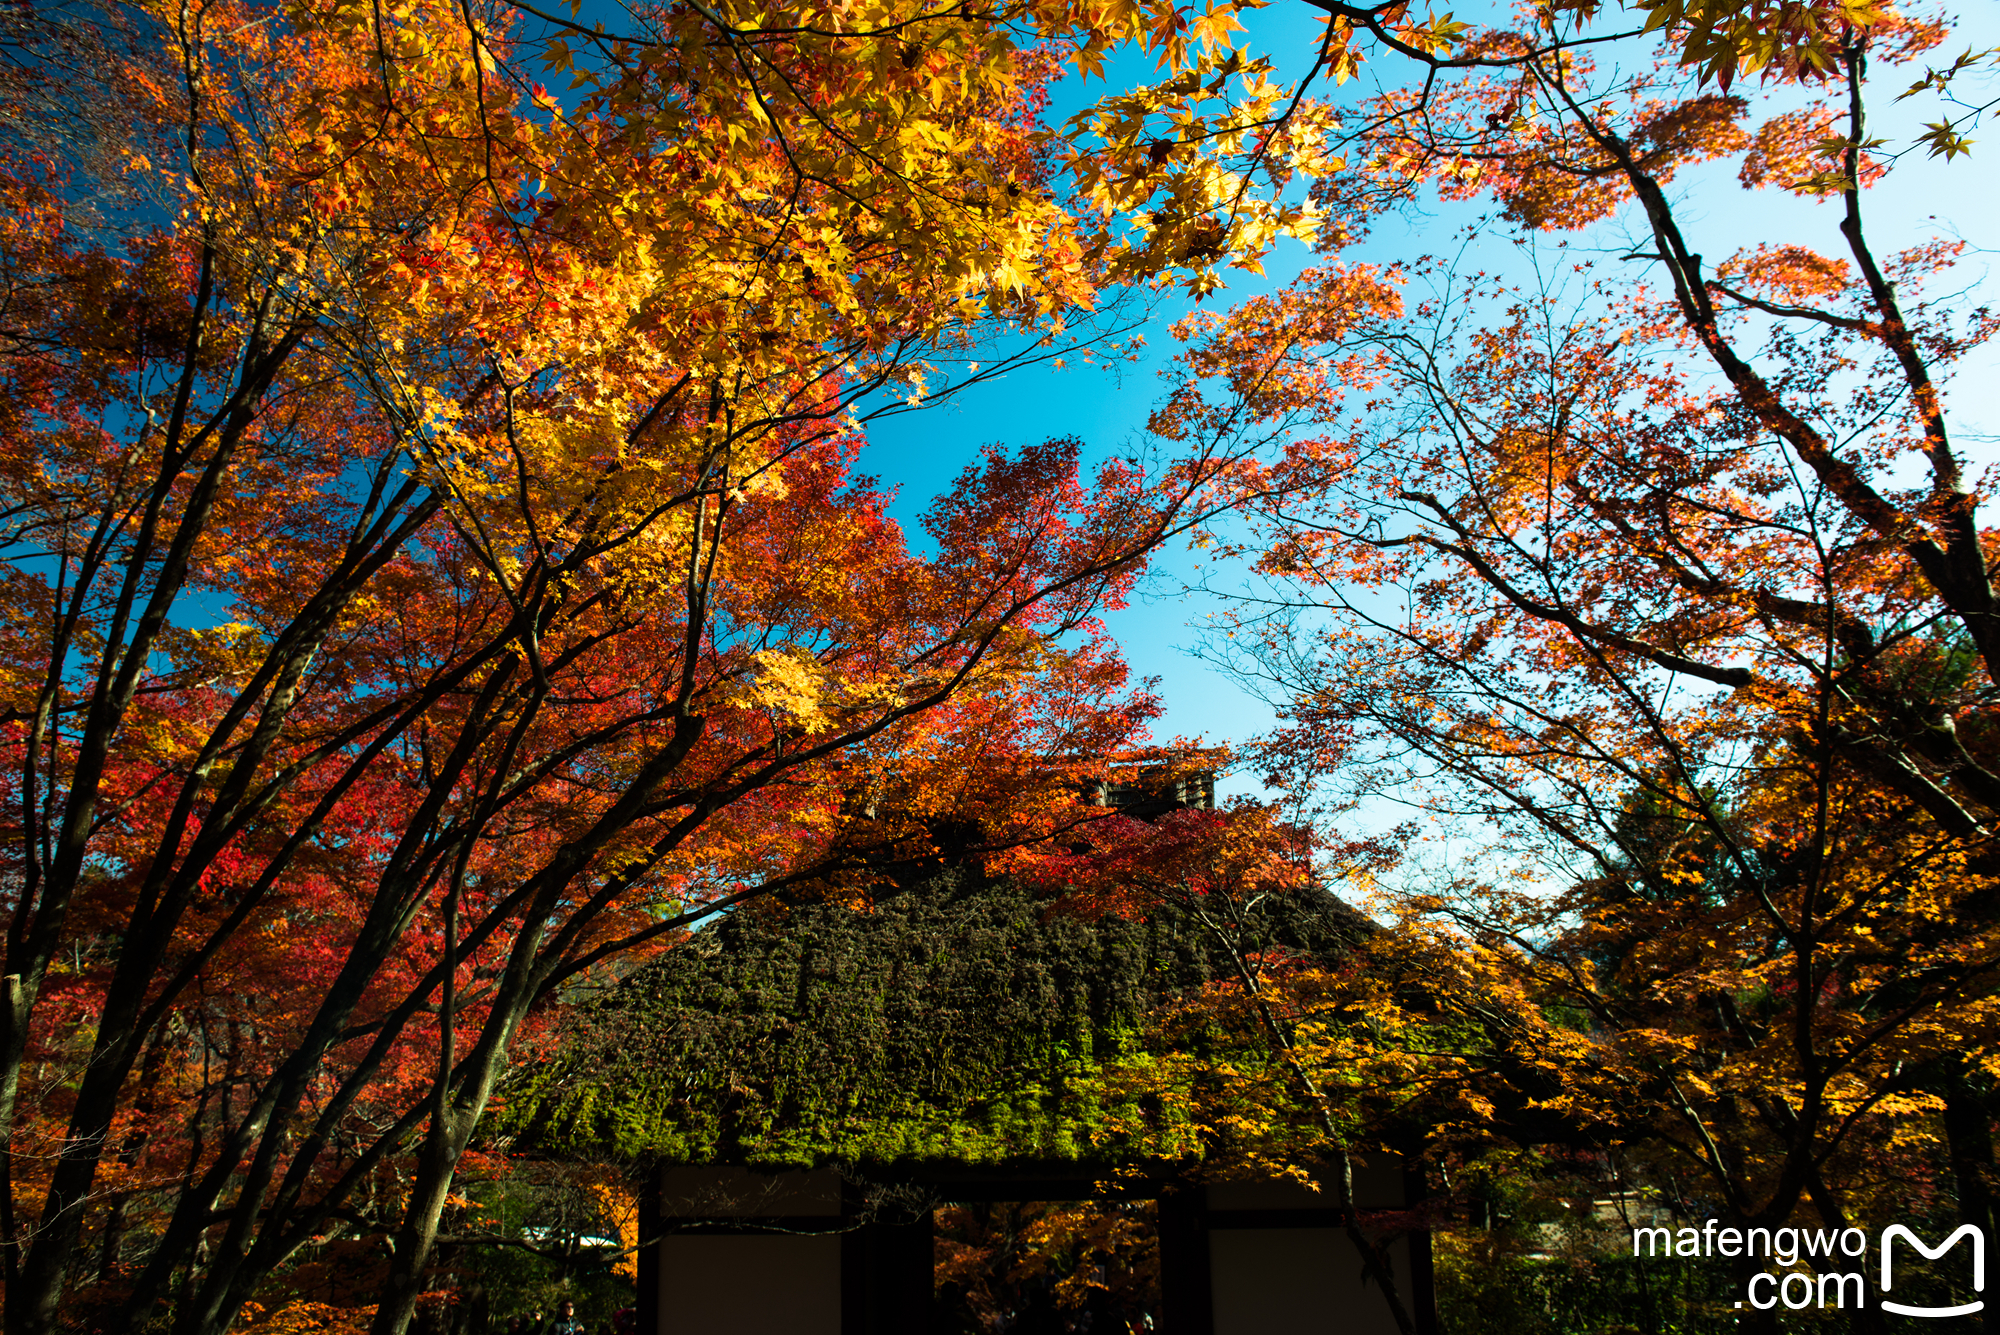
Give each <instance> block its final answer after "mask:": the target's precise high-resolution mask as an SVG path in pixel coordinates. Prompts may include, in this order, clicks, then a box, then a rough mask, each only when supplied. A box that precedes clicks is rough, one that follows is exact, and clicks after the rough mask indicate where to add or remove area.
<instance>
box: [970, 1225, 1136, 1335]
mask: <svg viewBox="0 0 2000 1335" xmlns="http://www.w3.org/2000/svg"><path fill="white" fill-rule="evenodd" d="M933 1230H934V1232H933V1249H934V1257H935V1265H936V1272H935V1273H936V1289H935V1293H936V1306H935V1308H934V1309H933V1310H934V1325H933V1330H934V1332H935V1335H1145V1333H1146V1332H1150V1331H1154V1330H1158V1329H1159V1328H1160V1236H1159V1207H1158V1203H1157V1202H1155V1201H1151V1200H1075V1201H993V1200H980V1201H966V1202H960V1203H956V1204H943V1205H940V1206H939V1207H938V1209H937V1211H936V1213H935V1215H934V1223H933Z"/></svg>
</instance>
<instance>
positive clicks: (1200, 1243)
mask: <svg viewBox="0 0 2000 1335" xmlns="http://www.w3.org/2000/svg"><path fill="white" fill-rule="evenodd" d="M1159 1209H1160V1213H1159V1223H1160V1335H1215V1300H1214V1296H1213V1292H1212V1286H1211V1282H1210V1272H1209V1257H1208V1202H1207V1193H1206V1192H1204V1191H1203V1189H1202V1188H1201V1187H1198V1186H1192V1185H1189V1186H1184V1187H1181V1188H1180V1189H1178V1190H1176V1191H1169V1192H1165V1193H1163V1194H1162V1195H1161V1196H1160V1206H1159Z"/></svg>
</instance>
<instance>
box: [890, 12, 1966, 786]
mask: <svg viewBox="0 0 2000 1335" xmlns="http://www.w3.org/2000/svg"><path fill="white" fill-rule="evenodd" d="M1460 12H1461V16H1462V17H1470V16H1471V15H1472V14H1473V13H1475V12H1476V10H1475V8H1474V7H1470V6H1468V7H1462V8H1461V11H1460ZM1316 15H1317V11H1314V10H1312V9H1310V8H1309V7H1307V6H1305V5H1303V4H1296V3H1291V2H1290V0H1280V2H1279V3H1277V4H1275V5H1273V6H1272V7H1271V8H1269V9H1267V10H1265V11H1263V12H1262V13H1260V14H1258V15H1256V16H1254V18H1255V19H1256V20H1257V23H1256V26H1255V27H1254V28H1253V31H1252V33H1251V35H1250V39H1249V40H1250V45H1251V48H1252V49H1253V50H1261V51H1269V52H1272V53H1274V54H1275V55H1276V56H1277V58H1278V60H1279V62H1280V69H1281V73H1283V74H1285V75H1286V76H1287V77H1291V78H1295V77H1297V76H1298V75H1299V74H1302V73H1303V72H1304V70H1305V68H1306V67H1307V66H1308V65H1309V64H1310V61H1311V52H1312V46H1313V43H1314V42H1315V40H1316V35H1317V32H1318V23H1317V22H1316ZM1968 17H1969V18H1970V19H1971V20H1972V21H1971V22H1968V23H1966V24H1964V25H1963V26H1962V27H1961V28H1960V30H1959V31H1960V34H1961V35H1960V36H1959V37H1958V39H1957V40H1956V41H1954V42H1953V43H1951V44H1950V50H1949V51H1946V50H1940V51H1938V52H1934V53H1932V56H1933V58H1940V57H1941V58H1942V59H1944V60H1949V59H1950V58H1951V56H1952V55H1955V54H1956V53H1957V51H1958V49H1960V47H1962V46H1964V45H1966V44H1968V43H1970V44H1971V45H1973V46H1975V47H1978V46H1992V45H1995V44H1996V43H2000V15H1996V13H1995V7H1994V6H1992V5H1990V4H1983V3H1982V4H1975V5H1974V6H1973V7H1972V9H1971V11H1970V13H1969V15H1968ZM1381 72H1382V73H1383V75H1384V76H1385V77H1392V76H1393V75H1394V74H1395V73H1396V71H1395V70H1394V69H1393V68H1392V67H1391V65H1390V64H1388V63H1386V62H1385V63H1384V64H1383V65H1382V66H1381ZM1149 75H1150V70H1149V69H1148V67H1147V65H1146V64H1145V63H1144V62H1132V63H1130V64H1128V65H1127V66H1125V67H1123V68H1119V67H1113V68H1111V69H1109V70H1108V71H1107V76H1108V80H1109V81H1111V82H1112V83H1114V84H1115V83H1117V82H1118V81H1121V80H1124V81H1139V80H1144V79H1147V78H1148V77H1149ZM1910 77H1911V78H1914V77H1915V75H1914V74H1913V75H1911V76H1910ZM1888 83H1889V80H1888V79H1886V78H1884V79H1882V80H1881V81H1880V82H1878V84H1877V90H1878V98H1882V97H1883V92H1884V90H1885V88H1886V86H1887V85H1888ZM1105 86H1106V85H1105V84H1101V83H1098V82H1096V81H1091V82H1090V83H1089V84H1083V85H1079V84H1075V83H1072V84H1070V85H1066V86H1064V87H1061V88H1059V89H1058V91H1057V98H1056V106H1055V111H1054V115H1055V116H1057V117H1062V116H1066V115H1068V114H1069V112H1070V111H1072V110H1074V109H1075V108H1077V107H1078V106H1080V105H1083V104H1085V103H1086V102H1087V101H1088V100H1089V99H1090V98H1092V97H1094V96H1096V95H1097V94H1098V93H1100V92H1101V91H1102V90H1103V88H1104V87H1105ZM1350 87H1352V85H1350ZM1987 95H1989V96H1990V95H1991V92H1990V90H1989V92H1988V94H1987ZM1924 110H1927V108H1922V107H1920V105H1919V104H1918V103H1916V102H1914V101H1913V102H1911V103H1905V104H1903V105H1902V106H1901V107H1882V108H1879V109H1878V110H1876V111H1875V112H1873V113H1871V114H1872V115H1874V117H1875V121H1874V123H1875V125H1876V126H1877V127H1878V128H1877V133H1878V134H1881V135H1883V136H1884V137H1886V138H1888V139H1889V140H1890V142H1891V144H1892V145H1897V144H1901V143H1907V142H1908V140H1909V138H1910V137H1911V135H1912V134H1913V133H1914V132H1915V131H1916V130H1917V129H1918V128H1919V127H1920V123H1921V122H1922V121H1923V120H1925V119H1928V118H1930V116H1934V115H1935V113H1934V112H1931V113H1930V115H1929V116H1927V115H1924V114H1919V113H1920V111H1924ZM1974 137H1975V139H1979V140H1981V141H1982V142H1980V143H1979V144H1978V145H1977V147H1975V149H1974V156H1973V157H1972V158H1971V159H1969V160H1968V159H1966V158H1960V159H1959V160H1958V161H1957V162H1956V163H1953V164H1949V165H1947V164H1944V163H1942V162H1930V161H1922V160H1920V159H1921V153H1916V154H1912V155H1910V156H1909V157H1908V158H1906V159H1905V160H1904V162H1903V163H1902V164H1901V165H1899V166H1898V167H1897V169H1896V171H1895V172H1894V173H1893V174H1892V175H1891V177H1890V178H1889V182H1890V183H1889V185H1888V186H1887V188H1885V189H1882V190H1878V191H1876V192H1874V197H1873V198H1872V199H1871V201H1870V205H1869V208H1870V211H1871V216H1872V218H1873V220H1874V221H1873V225H1874V227H1875V229H1876V233H1877V235H1878V237H1881V238H1886V240H1885V241H1883V242H1882V243H1881V244H1884V245H1885V246H1887V247H1889V248H1900V247H1902V246H1905V245H1909V244H1912V243H1913V242H1914V241H1916V240H1918V239H1920V238H1922V237H1924V236H1927V235H1936V234H1940V233H1942V234H1946V235H1960V236H1963V237H1964V238H1965V239H1966V240H1968V241H1970V242H1971V243H1972V244H1973V247H1974V251H1973V253H1972V254H1971V255H1970V256H1969V258H1968V261H1967V263H1966V265H1965V266H1964V271H1965V272H1966V273H1967V275H1968V277H1969V278H1971V279H1973V280H1974V281H1975V282H1976V283H1984V282H1985V281H1986V280H1988V278H1989V273H1988V269H1989V266H1990V264H1991V262H1992V259H1993V257H1994V255H1995V254H1996V249H1995V248H1996V247H2000V225H1996V221H1995V214H1996V212H2000V210H1996V205H2000V189H1996V188H1995V186H1994V181H1995V180H2000V172H1997V171H1996V168H1995V163H1996V162H2000V136H1995V137H1991V138H1988V137H1987V136H1985V135H1979V134H1975V136H1974ZM1735 170H1736V167H1735V163H1734V162H1731V163H1729V164H1727V165H1726V166H1721V167H1717V168H1710V169H1705V170H1703V171H1698V172H1691V173H1685V174H1683V176H1682V177H1681V178H1680V179H1679V180H1678V181H1677V182H1676V193H1677V194H1679V195H1680V196H1681V197H1682V198H1683V199H1685V200H1687V201H1689V203H1691V204H1692V205H1693V207H1692V208H1691V209H1689V210H1688V211H1687V212H1686V214H1685V217H1686V219H1687V220H1688V221H1689V222H1690V223H1691V225H1692V228H1693V230H1694V231H1695V232H1696V233H1697V241H1698V242H1699V241H1701V240H1703V239H1705V234H1711V233H1712V234H1713V241H1712V244H1709V245H1706V246H1701V245H1698V248H1700V249H1703V250H1704V253H1710V254H1714V255H1717V256H1720V255H1726V254H1728V253H1730V252H1731V251H1733V250H1735V249H1736V248H1737V247H1739V246H1744V245H1750V244H1754V243H1755V242H1757V241H1772V242H1784V241H1794V242H1799V243H1801V244H1808V245H1814V246H1815V248H1817V249H1820V250H1822V251H1823V252H1828V251H1831V249H1832V247H1833V246H1834V245H1836V244H1837V243H1838V235H1837V233H1835V232H1834V231H1833V227H1834V224H1835V222H1836V221H1837V215H1836V214H1835V212H1834V209H1835V208H1836V206H1835V205H1832V204H1823V203H1812V202H1805V201H1800V200H1797V199H1794V198H1793V197H1791V196H1789V195H1786V194H1785V193H1783V192H1781V191H1775V190H1766V191H1761V192H1759V193H1757V194H1755V195H1748V194H1746V193H1745V192H1743V191H1742V190H1741V189H1740V188H1739V187H1738V186H1737V185H1736V183H1735V181H1734V179H1733V177H1734V174H1735ZM1477 213H1478V211H1477V209H1476V208H1473V207H1468V206H1452V207H1446V208H1439V209H1436V210H1433V211H1431V212H1429V213H1428V214H1427V215H1423V216H1411V217H1409V218H1406V219H1404V220H1403V221H1402V222H1401V223H1400V224H1395V223H1390V224H1385V225H1384V226H1382V227H1380V228H1379V229H1378V230H1377V231H1376V233H1375V235H1374V236H1373V237H1372V238H1371V240H1370V241H1369V243H1368V245H1367V246H1366V247H1365V249H1364V250H1362V251H1360V252H1356V253H1357V254H1358V255H1359V256H1360V257H1364V258H1368V259H1372V260H1377V261H1386V260H1391V259H1395V258H1398V257H1402V256H1414V255H1416V254H1419V253H1422V252H1423V251H1425V250H1427V249H1429V248H1431V247H1434V246H1436V245H1438V244H1439V243H1440V241H1441V240H1442V239H1443V238H1445V237H1448V236H1450V235H1451V234H1452V233H1453V232H1454V231H1456V230H1457V229H1458V228H1460V227H1462V226H1464V225H1466V224H1467V223H1469V222H1470V221H1472V220H1473V219H1474V218H1475V217H1476V216H1477ZM1606 226H1607V227H1608V228H1609V229H1611V231H1612V232H1613V234H1616V233H1617V232H1619V231H1620V230H1621V229H1625V228H1627V227H1628V226H1629V225H1628V224H1624V223H1618V222H1614V223H1611V224H1607V225H1606ZM1312 259H1313V257H1312V256H1311V254H1310V253H1309V252H1308V251H1307V250H1306V248H1305V247H1303V246H1301V245H1300V244H1298V243H1297V242H1293V241H1281V242H1280V244H1279V249H1278V251H1277V253H1276V254H1274V255H1273V256H1270V257H1268V258H1267V260H1266V262H1265V264H1266V269H1267V271H1268V272H1267V276H1266V277H1264V278H1258V277H1256V276H1254V275H1251V274H1247V273H1242V272H1231V273H1229V274H1228V275H1227V276H1228V278H1229V280H1230V281H1229V286H1228V287H1227V288H1226V289H1225V290H1224V291H1221V292H1218V293H1216V294H1214V295H1212V296H1211V297H1210V298H1209V299H1208V302H1207V304H1208V305H1209V306H1211V307H1217V306H1221V305H1227V304H1228V303H1230V302H1234V301H1237V300H1241V299H1242V298H1243V297H1245V296H1248V295H1251V294H1254V293H1256V292H1259V291H1266V290H1270V289H1271V288H1273V287H1275V286H1278V285H1281V284H1282V283H1283V282H1285V281H1287V280H1288V279H1289V278H1291V277H1292V276H1293V275H1295V274H1296V273H1297V272H1298V271H1299V270H1300V269H1301V268H1303V267H1305V266H1306V265H1308V264H1310V263H1311V262H1312ZM1488 267H1497V265H1493V264H1488ZM1188 309H1189V305H1188V304H1187V303H1186V302H1185V301H1180V300H1176V301H1168V302H1165V303H1163V304H1162V305H1161V307H1160V308H1159V309H1158V311H1157V312H1156V313H1155V314H1154V316H1153V318H1152V321H1151V326H1150V327H1149V328H1148V330H1147V331H1146V337H1147V340H1148V343H1149V345H1150V350H1149V354H1148V358H1147V360H1146V361H1145V362H1143V363H1142V364H1140V365H1138V366H1130V365H1127V366H1124V367H1122V368H1120V371H1119V372H1118V373H1117V375H1116V376H1114V375H1113V374H1110V373H1107V372H1106V371H1104V370H1101V369H1098V368H1093V367H1088V366H1082V365H1078V364H1076V363H1075V362H1072V363H1071V364H1070V365H1069V366H1068V367H1067V368H1064V369H1061V370H1057V369H1053V368H1050V367H1046V366H1044V367H1036V368H1030V369H1027V370H1023V371H1018V372H1014V373H1011V374H1009V375H1008V376H1006V377H1004V378H1002V379H999V380H995V381H991V382H988V383H987V384H985V385H983V386H980V387H977V388H975V389H973V390H971V391H969V392H968V393H966V394H965V395H964V396H963V397H961V398H958V399H956V400H954V401H951V402H949V403H946V404H942V405H939V406H936V407H934V408H930V409H927V410H925V411H922V412H917V413H912V414H908V415H904V416H901V417H897V418H892V419H889V420H887V421H883V422H880V423H877V424H875V425H874V426H872V427H871V428H870V430H869V440H870V444H869V448H868V451H867V453H866V454H865V455H864V457H863V460H862V464H861V467H862V468H863V469H864V470H865V471H867V472H870V473H874V474H877V475H878V476H880V477H881V478H882V479H883V481H884V482H886V483H889V484H892V485H896V486H898V487H900V489H901V498H900V502H899V505H898V507H897V509H898V513H899V517H901V518H903V519H904V520H905V521H906V523H913V521H914V520H915V518H916V516H917V515H918V514H919V513H920V512H921V511H922V510H923V508H924V507H925V506H926V505H927V504H928V502H929V500H930V498H931V497H932V496H934V495H936V494H937V493H938V492H940V491H942V490H944V489H945V488H947V487H949V486H950V485H951V482H952V479H953V478H954V477H955V476H956V475H957V473H958V472H959V470H961V469H962V468H964V467H965V466H966V464H968V463H969V462H971V461H972V459H973V458H974V457H975V456H976V454H977V451H978V449H979V447H980V446H982V445H985V444H987V443H990V442H996V441H998V442H1005V443H1008V444H1023V443H1028V442H1033V441H1040V440H1045V439H1048V438H1049V437H1052V436H1067V435H1075V436H1078V437H1080V438H1081V439H1082V440H1083V441H1084V442H1085V444H1086V447H1087V449H1088V451H1089V453H1090V454H1091V455H1092V456H1096V457H1105V456H1109V455H1112V454H1127V453H1131V452H1132V451H1131V449H1130V448H1129V445H1130V443H1131V442H1132V441H1133V440H1135V439H1136V438H1138V437H1139V436H1141V435H1143V432H1144V428H1145V422H1146V417H1147V414H1148V413H1149V412H1150V410H1151V409H1152V407H1153V406H1154V404H1155V403H1156V402H1157V401H1158V400H1159V397H1160V395H1161V391H1162V386H1161V382H1160V380H1159V372H1160V370H1161V369H1162V368H1163V367H1164V365H1165V363H1166V359H1167V358H1168V357H1169V356H1171V355H1172V353H1173V351H1174V346H1175V345H1174V343H1173V340H1172V338H1171V336H1170V335H1169V334H1168V332H1167V330H1168V326H1169V325H1171V324H1172V322H1173V321H1174V320H1175V319H1177V318H1178V317H1179V316H1180V315H1181V314H1183V313H1184V312H1185V311H1187V310H1188ZM1991 352H1992V350H1990V349H1989V355H1988V356H1987V357H1986V358H1985V360H1984V365H1983V367H1981V368H1980V369H1979V370H1977V371H1968V372H1966V373H1963V374H1962V375H1961V377H1960V382H1959V385H1958V387H1957V388H1956V390H1955V391H1954V394H1953V397H1952V400H1951V407H1952V410H1953V415H1954V417H1955V418H1956V419H1957V421H1956V422H1955V424H1954V425H1955V427H1956V429H1957V431H1958V433H1959V439H1960V441H1961V443H1962V444H1964V445H1965V446H1966V447H1967V448H1968V449H1969V450H1970V451H1971V452H1973V453H1974V454H1975V455H1977V456H1978V457H1980V458H1982V459H1984V460H1988V461H1990V460H1993V459H1995V458H1997V457H2000V450H1996V449H1995V435H1994V433H1995V432H1996V431H2000V411H1996V410H1995V409H1996V395H1995V394H1994V392H1993V389H1992V387H1993V385H1994V384H1995V382H1996V377H2000V357H1996V356H1993V355H1991ZM1157 567H1158V570H1159V574H1158V576H1157V577H1156V578H1155V580H1154V581H1153V589H1152V592H1151V593H1150V594H1148V595H1145V596H1142V597H1141V598H1139V599H1136V600H1135V601H1134V604H1133V606H1132V607H1130V608H1129V609H1127V610H1126V611H1124V612H1121V613H1117V614H1114V615H1113V616H1112V617H1110V618H1109V625H1110V627H1111V629H1112V631H1113V633H1114V634H1115V635H1116V636H1117V638H1118V640H1119V642H1120V643H1121V645H1122V646H1123V648H1124V652H1125V655H1126V658H1127V660H1128V661H1129V662H1130V663H1131V664H1132V666H1133V668H1134V670H1135V672H1136V673H1137V674H1139V675H1148V676H1158V677H1159V678H1161V689H1162V694H1163V696H1164V698H1165V701H1166V705H1167V711H1168V712H1167V716H1166V719H1165V720H1164V722H1163V724H1162V725H1161V726H1160V728H1159V729H1158V732H1159V733H1160V735H1161V736H1163V737H1164V736H1170V735H1174V734H1183V735H1194V734H1200V735H1203V736H1205V737H1206V738H1207V739H1208V740H1210V741H1240V740H1244V739H1247V738H1248V737H1250V736H1252V735H1254V734H1256V733H1258V732H1260V731H1262V730H1264V729H1266V728H1268V727H1270V726H1271V724H1272V722H1273V714H1272V711H1271V709H1270V707H1269V706H1268V705H1266V704H1265V703H1264V702H1263V701H1261V700H1258V699H1256V698H1254V697H1253V696H1252V695H1251V694H1249V693H1248V692H1247V691H1246V690H1245V689H1244V688H1243V686H1242V685H1241V684H1239V683H1238V682H1237V681H1236V680H1235V679H1233V678H1232V677H1230V676H1228V675H1227V674H1225V673H1223V672H1220V671H1218V670H1216V669H1214V668H1212V667H1210V666H1208V665H1207V664H1205V663H1202V662H1200V661H1197V660H1196V659H1194V658H1193V657H1192V656H1190V654H1189V653H1188V652H1187V649H1188V647H1190V646H1191V645H1192V644H1193V643H1194V642H1195V641H1196V640H1197V639H1198V637H1199V631H1198V629H1196V623H1198V622H1199V621H1200V619H1201V617H1202V615H1203V613H1204V612H1205V611H1207V610H1210V609H1211V608H1212V607H1214V606H1215V604H1214V603H1212V602H1210V601H1208V600H1207V599H1205V598H1204V597H1202V596H1200V595H1193V594H1188V593H1186V592H1184V589H1183V585H1184V583H1185V577H1186V576H1187V575H1188V574H1189V573H1190V571H1191V568H1192V562H1191V559H1190V558H1189V556H1188V554H1187V553H1186V552H1185V551H1183V550H1174V551H1169V552H1167V553H1165V554H1164V555H1163V557H1162V558H1161V560H1160V561H1159V562H1158V563H1157ZM1211 574H1212V575H1219V576H1220V578H1219V579H1218V580H1217V582H1226V581H1227V580H1228V579H1229V578H1230V576H1229V574H1228V572H1211ZM1255 791H1258V785H1257V784H1256V783H1255V781H1254V779H1252V778H1251V777H1250V776H1247V775H1238V776H1234V777H1233V778H1232V779H1230V780H1228V781H1226V782H1225V783H1224V785H1223V792H1225V793H1237V792H1255Z"/></svg>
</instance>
